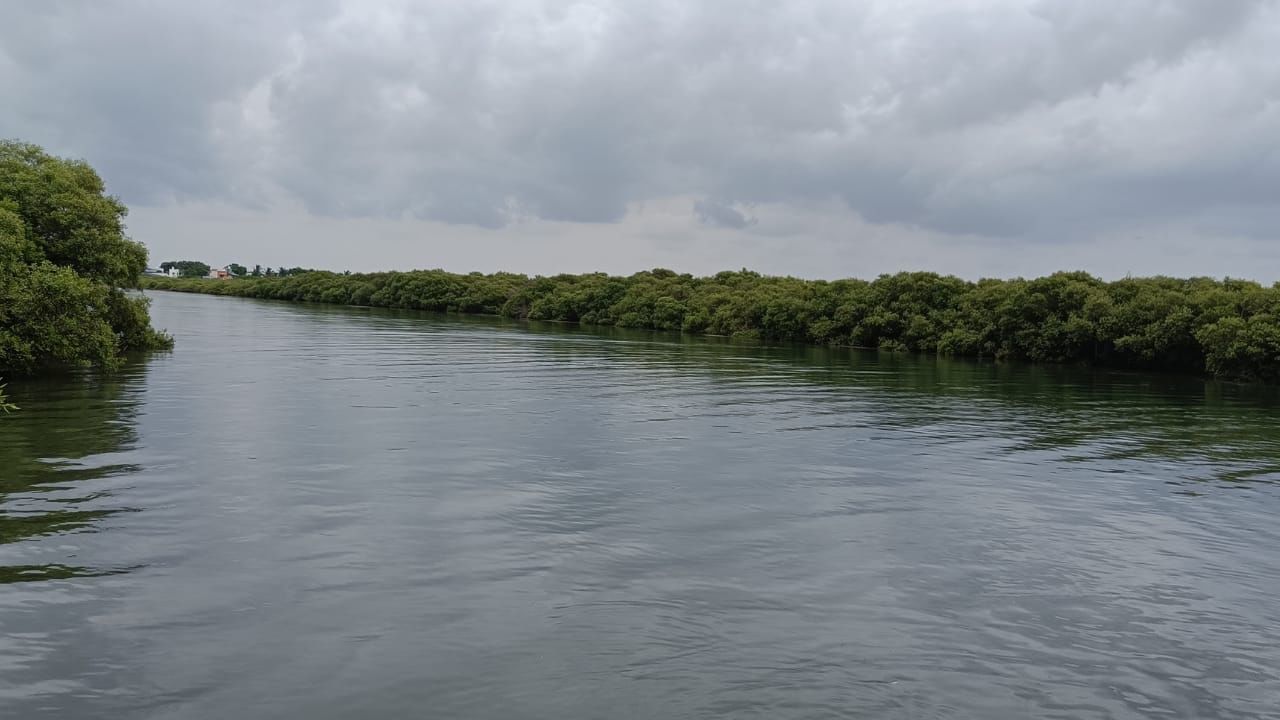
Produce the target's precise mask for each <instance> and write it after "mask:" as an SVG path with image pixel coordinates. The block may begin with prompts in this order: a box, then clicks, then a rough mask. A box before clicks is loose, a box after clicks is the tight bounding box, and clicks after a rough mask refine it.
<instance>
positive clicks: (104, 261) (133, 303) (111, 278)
mask: <svg viewBox="0 0 1280 720" xmlns="http://www.w3.org/2000/svg"><path fill="white" fill-rule="evenodd" d="M126 212H127V210H126V208H125V206H124V205H123V204H122V203H121V202H120V201H119V200H117V199H116V198H114V197H112V196H110V195H107V194H106V188H105V185H104V184H103V182H102V178H100V177H99V176H98V174H97V173H96V172H95V171H94V170H93V168H91V167H90V166H89V165H88V164H87V163H85V162H83V161H81V160H67V159H63V158H58V157H54V156H52V155H49V154H48V153H46V152H44V150H42V149H41V148H39V147H38V146H36V145H31V144H29V143H23V142H18V141H13V140H5V141H0V370H4V371H7V372H17V373H28V372H33V371H37V370H42V369H49V368H58V367H70V366H79V365H86V364H88V365H97V366H101V367H114V366H115V365H117V364H119V362H120V361H121V359H122V358H123V356H124V354H125V353H127V352H130V351H134V350H143V349H151V348H157V347H164V346H166V345H168V344H169V343H170V340H169V338H168V337H167V336H165V335H163V334H161V333H158V332H156V331H155V330H153V329H152V327H151V323H150V318H149V317H148V314H147V300H146V299H145V298H143V297H140V296H137V295H136V294H129V293H126V292H125V289H128V288H136V287H138V280H139V277H140V275H141V274H142V272H143V270H144V269H145V268H146V262H147V251H146V249H145V248H143V246H142V245H141V244H139V243H137V242H134V241H133V240H131V239H129V238H128V237H127V236H126V235H125V233H124V216H125V214H126Z"/></svg>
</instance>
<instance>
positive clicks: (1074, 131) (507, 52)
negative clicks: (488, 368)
mask: <svg viewBox="0 0 1280 720" xmlns="http://www.w3.org/2000/svg"><path fill="white" fill-rule="evenodd" d="M6 5H7V7H6V9H5V16H6V22H5V23H4V24H3V25H0V49H2V50H3V52H0V87H2V88H3V90H4V93H3V94H4V96H5V98H6V102H5V104H4V106H3V107H0V133H2V134H5V135H18V136H22V137H24V138H29V139H31V140H34V141H37V142H42V143H44V144H46V145H49V146H50V147H52V148H54V149H56V150H58V151H62V152H70V153H73V154H76V155H83V156H85V157H87V158H88V159H90V160H91V161H93V162H94V163H95V164H97V165H99V166H100V167H101V168H102V169H103V171H104V173H105V174H107V175H108V177H109V178H110V180H111V182H112V187H113V189H114V190H115V191H116V192H119V193H121V194H123V195H124V196H125V199H126V200H129V201H132V202H135V203H159V202H164V201H166V200H168V199H197V200H207V199H218V200H225V201H230V202H233V203H237V204H244V205H253V204H258V205H263V206H269V205H270V203H271V202H273V201H275V200H278V199H281V198H284V199H289V198H296V199H298V200H300V201H301V202H302V204H303V205H304V206H305V207H306V208H308V209H309V210H310V211H311V212H312V213H314V214H320V215H331V216H343V217H410V218H422V219H429V220H438V221H443V222H447V223H457V224H465V225H479V226H483V227H501V226H504V225H507V224H509V223H511V222H514V221H517V220H519V219H521V218H541V219H547V220H567V221H575V222H613V221H617V220H619V219H621V218H622V217H623V216H624V215H625V214H626V213H627V210H628V208H629V207H631V206H632V205H634V204H636V203H643V202H645V201H647V200H650V199H653V198H659V197H670V196H694V197H713V198H717V200H716V201H714V202H713V201H710V200H703V201H699V202H697V204H696V206H695V208H694V214H695V216H696V217H697V218H698V219H699V220H701V221H702V222H703V223H705V224H708V225H713V226H717V227H728V228H745V227H748V226H749V225H750V220H749V219H748V218H747V217H745V216H744V215H742V214H741V212H740V211H738V210H736V209H734V208H735V206H741V205H742V204H756V203H797V204H800V205H803V204H805V203H812V202H822V201H825V200H828V199H832V198H838V199H840V200H841V201H843V202H845V203H847V205H848V206H849V207H850V208H852V209H853V210H855V211H856V212H857V213H859V214H860V215H861V216H862V217H864V218H866V219H868V220H870V221H872V222H877V223H896V224H903V225H908V226H915V227H921V228H927V229H930V230H934V231H939V232H942V233H949V234H966V233H967V234H972V235H978V236H1018V237H1025V238H1027V239H1031V240H1036V239H1055V238H1057V237H1063V236H1068V235H1071V234H1076V233H1084V234H1089V233H1099V232H1106V231H1115V230H1117V229H1123V228H1125V227H1128V226H1130V225H1138V224H1143V223H1150V222H1153V221H1164V220H1166V219H1168V218H1184V219H1185V220H1186V222H1188V223H1191V224H1199V225H1203V226H1204V227H1206V228H1213V227H1224V225H1223V223H1224V222H1226V223H1227V225H1229V226H1230V228H1231V229H1232V232H1235V233H1237V234H1243V235H1263V234H1266V233H1268V232H1271V233H1273V232H1274V218H1275V215H1276V206H1277V205H1276V204H1277V201H1276V200H1275V198H1274V196H1273V194H1272V193H1271V192H1270V188H1274V187H1275V186H1276V184H1277V181H1280V157H1278V156H1277V155H1276V154H1275V153H1274V152H1273V151H1272V150H1271V149H1270V148H1271V147H1272V146H1273V145H1274V139H1275V137H1277V136H1280V103H1277V102H1276V101H1277V100H1280V64H1277V63H1276V62H1274V57H1275V54H1274V48H1275V47H1276V45H1277V44H1280V8H1278V7H1277V2H1274V1H1270V0H1220V1H1219V2H1212V3H1209V2H1200V1H1199V0H1181V1H1178V0H1133V1H1131V2H1126V3H1120V4H1116V3H1103V2H1070V3H1066V2H1033V1H1030V0H969V1H967V2H941V1H937V2H924V1H922V0H915V1H902V0H894V1H893V2H889V1H887V0H886V1H884V2H863V3H848V2H837V1H836V0H797V1H796V2H788V3H778V2H774V1H769V2H765V1H763V0H749V1H744V2H732V3H730V2H712V1H710V0H702V1H701V2H687V1H680V2H676V1H674V0H669V1H666V2H661V1H654V2H643V3H642V2H621V1H615V2H605V1H600V2H553V1H551V0H547V1H545V2H540V1H533V0H525V1H511V2H492V1H489V2H486V1H477V2H468V3H454V2H434V3H432V2H427V3H423V2H407V1H392V0H381V1H378V2H345V3H344V2H331V3H313V2H294V3H265V4H264V3H257V2H253V3H250V2H226V3H217V4H212V3H209V4H205V3H196V4H188V3H184V4H162V3H149V2H124V1H120V2H92V3H91V2H62V3H49V4H46V3H22V2H11V3H7V4H6ZM266 7H269V8H271V9H269V10H267V9H263V8H266Z"/></svg>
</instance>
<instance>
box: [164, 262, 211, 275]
mask: <svg viewBox="0 0 1280 720" xmlns="http://www.w3.org/2000/svg"><path fill="white" fill-rule="evenodd" d="M170 268H178V274H179V275H180V276H181V277H185V278H198V277H204V276H205V275H208V274H209V265H208V264H207V263H202V262H200V261H199V260H167V261H165V262H162V263H160V269H161V270H168V269H170Z"/></svg>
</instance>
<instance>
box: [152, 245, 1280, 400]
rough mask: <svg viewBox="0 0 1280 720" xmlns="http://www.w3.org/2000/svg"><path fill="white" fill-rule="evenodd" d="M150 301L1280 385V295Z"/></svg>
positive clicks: (790, 293)
mask: <svg viewBox="0 0 1280 720" xmlns="http://www.w3.org/2000/svg"><path fill="white" fill-rule="evenodd" d="M144 282H145V284H146V286H147V287H154V288H160V289H168V290H179V291H187V292H205V293H216V294H219V295H236V296H243V297H256V298H268V299H278V300H300V301H305V302H322V303H338V304H351V305H368V306H375V307H394V308H413V309H419V310H437V311H451V312H464V313H488V314H495V315H505V316H509V317H517V318H525V319H530V320H550V321H568V322H581V323H588V324H599V325H617V326H621V327H634V328H647V329H653V330H679V331H683V332H688V333H701V334H714V335H727V336H734V337H740V338H760V339H763V340H767V341H771V342H804V343H816V344H822V345H843V346H855V347H878V348H885V349H891V350H906V351H914V352H927V353H937V354H940V355H954V356H970V357H985V358H992V359H997V360H1022V361H1031V362H1048V363H1074V364H1087V365H1098V366H1110V367H1120V368H1133V369H1149V370H1171V371H1177V372H1187V373H1196V374H1209V375H1213V376H1216V377H1222V378H1232V379H1241V380H1259V381H1266V382H1280V286H1271V287H1264V286H1262V285H1260V284H1259V283H1256V282H1251V281H1244V280H1213V279H1209V278H1191V279H1186V280H1183V279H1176V278H1166V277H1152V278H1127V279H1124V280H1118V281H1115V282H1105V281H1103V280H1101V279H1099V278H1096V277H1093V276H1092V275H1089V274H1087V273H1082V272H1062V273H1055V274H1053V275H1049V276H1047V277H1041V278H1035V279H1032V280H1025V279H1022V278H1015V279H1012V280H997V279H987V280H980V281H978V282H969V281H966V280H962V279H960V278H956V277H949V276H944V275H938V274H936V273H929V272H903V273H897V274H893V275H882V276H880V277H878V278H876V279H875V280H870V281H867V280H856V279H850V280H836V281H832V282H828V281H825V280H813V281H808V280H800V279H797V278H791V277H769V276H766V275H761V274H759V273H755V272H750V271H747V270H743V271H739V272H722V273H717V274H716V275H713V276H711V277H701V278H699V277H694V276H692V275H682V274H677V273H675V272H672V271H670V270H662V269H658V270H651V271H646V272H640V273H636V274H634V275H630V276H627V277H613V276H609V275H605V274H603V273H591V274H586V275H556V276H552V277H527V276H524V275H516V274H512V273H495V274H492V275H484V274H481V273H470V274H467V275H459V274H454V273H448V272H445V271H443V270H415V271H411V272H383V273H368V274H359V273H357V274H337V273H328V272H307V273H302V274H297V275H290V276H288V277H282V278H281V277H277V278H249V279H243V280H236V281H234V282H211V281H201V280H191V281H186V280H166V279H162V278H161V279H152V278H147V279H146V280H145V281H144Z"/></svg>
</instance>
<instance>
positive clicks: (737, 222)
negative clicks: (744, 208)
mask: <svg viewBox="0 0 1280 720" xmlns="http://www.w3.org/2000/svg"><path fill="white" fill-rule="evenodd" d="M693 214H694V215H697V216H698V220H700V221H702V222H703V223H705V224H707V225H714V226H716V227H725V228H735V229H738V230H741V229H742V228H744V227H747V226H749V225H755V224H756V219H755V218H749V217H747V216H746V215H743V214H742V212H741V211H739V210H737V209H735V208H734V207H732V206H730V205H725V204H724V203H719V202H716V201H714V200H708V199H702V200H696V201H694V203H693Z"/></svg>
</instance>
